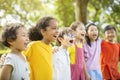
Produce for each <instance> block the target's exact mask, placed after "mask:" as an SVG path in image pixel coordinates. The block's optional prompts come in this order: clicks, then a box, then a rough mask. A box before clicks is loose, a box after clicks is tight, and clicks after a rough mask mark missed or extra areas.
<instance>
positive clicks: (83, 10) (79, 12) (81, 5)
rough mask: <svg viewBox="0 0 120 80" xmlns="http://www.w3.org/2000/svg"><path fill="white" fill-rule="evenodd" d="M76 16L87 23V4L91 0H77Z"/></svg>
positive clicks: (78, 19)
mask: <svg viewBox="0 0 120 80" xmlns="http://www.w3.org/2000/svg"><path fill="white" fill-rule="evenodd" d="M75 1H76V5H75V17H76V20H77V21H81V22H83V23H84V24H86V23H87V4H88V1H89V0H75Z"/></svg>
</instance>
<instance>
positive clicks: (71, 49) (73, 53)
mask: <svg viewBox="0 0 120 80" xmlns="http://www.w3.org/2000/svg"><path fill="white" fill-rule="evenodd" d="M77 47H79V48H82V44H78V45H77ZM68 52H69V57H70V64H74V63H75V58H76V50H75V44H74V45H72V46H71V47H69V48H68Z"/></svg>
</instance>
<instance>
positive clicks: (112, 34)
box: [105, 29, 116, 42]
mask: <svg viewBox="0 0 120 80" xmlns="http://www.w3.org/2000/svg"><path fill="white" fill-rule="evenodd" d="M115 36H116V32H115V30H114V29H111V30H107V31H105V38H106V40H108V41H109V42H113V40H114V38H115Z"/></svg>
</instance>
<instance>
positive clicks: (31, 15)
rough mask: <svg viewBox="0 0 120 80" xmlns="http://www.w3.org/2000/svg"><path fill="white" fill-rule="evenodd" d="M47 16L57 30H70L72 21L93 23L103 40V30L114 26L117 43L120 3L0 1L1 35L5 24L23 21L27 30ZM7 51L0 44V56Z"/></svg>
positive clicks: (107, 0)
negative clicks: (107, 26) (61, 28)
mask: <svg viewBox="0 0 120 80" xmlns="http://www.w3.org/2000/svg"><path fill="white" fill-rule="evenodd" d="M46 15H49V16H53V17H55V18H56V19H57V20H58V22H59V27H69V25H70V24H71V23H72V22H73V21H81V22H83V23H84V24H85V25H86V24H87V23H91V22H93V23H95V24H96V25H97V27H98V29H99V33H100V37H102V38H104V37H103V28H104V27H105V26H106V25H108V24H110V25H113V26H115V27H116V29H117V38H116V40H117V41H118V42H120V0H0V35H1V32H2V28H3V26H4V25H5V24H6V23H10V22H22V23H23V24H25V26H26V27H27V28H28V29H29V28H30V27H31V26H34V25H35V24H36V22H37V20H38V19H39V18H40V17H43V16H46ZM7 52H9V49H8V48H6V47H4V46H3V45H2V44H1V43H0V55H2V54H3V53H7Z"/></svg>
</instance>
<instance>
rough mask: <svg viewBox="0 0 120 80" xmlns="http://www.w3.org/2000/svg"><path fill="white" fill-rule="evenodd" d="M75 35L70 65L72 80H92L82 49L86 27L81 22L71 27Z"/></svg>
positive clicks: (70, 51) (70, 49) (70, 50)
mask: <svg viewBox="0 0 120 80" xmlns="http://www.w3.org/2000/svg"><path fill="white" fill-rule="evenodd" d="M70 28H71V29H72V30H73V33H74V34H75V36H76V38H75V42H74V45H73V46H71V47H70V48H69V49H68V50H69V53H70V54H69V56H70V64H71V79H72V80H85V78H86V80H90V77H89V75H88V73H87V71H86V66H85V61H84V53H83V48H82V41H83V40H84V37H85V33H86V32H85V27H84V25H83V24H82V23H81V22H73V23H72V24H71V26H70Z"/></svg>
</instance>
